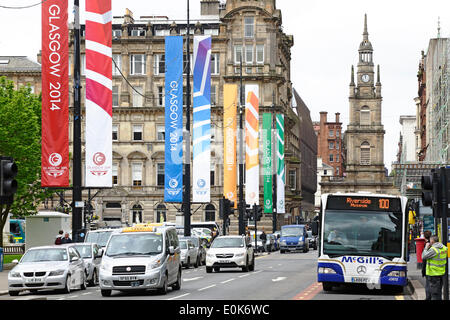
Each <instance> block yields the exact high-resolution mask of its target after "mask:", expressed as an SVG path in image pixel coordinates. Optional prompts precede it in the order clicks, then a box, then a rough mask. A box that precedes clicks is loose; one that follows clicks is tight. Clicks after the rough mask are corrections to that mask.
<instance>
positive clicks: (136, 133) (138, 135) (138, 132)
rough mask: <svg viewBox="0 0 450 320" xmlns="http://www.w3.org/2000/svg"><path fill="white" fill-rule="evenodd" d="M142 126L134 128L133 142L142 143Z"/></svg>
mask: <svg viewBox="0 0 450 320" xmlns="http://www.w3.org/2000/svg"><path fill="white" fill-rule="evenodd" d="M142 140H143V139H142V125H141V124H138V125H134V126H133V141H142Z"/></svg>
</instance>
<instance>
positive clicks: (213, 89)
mask: <svg viewBox="0 0 450 320" xmlns="http://www.w3.org/2000/svg"><path fill="white" fill-rule="evenodd" d="M216 90H217V87H216V86H215V85H211V105H216V104H217V93H216Z"/></svg>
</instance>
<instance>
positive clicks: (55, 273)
mask: <svg viewBox="0 0 450 320" xmlns="http://www.w3.org/2000/svg"><path fill="white" fill-rule="evenodd" d="M64 272H65V270H56V271H52V272H50V274H49V275H48V276H49V277H55V276H62V275H63V274H64Z"/></svg>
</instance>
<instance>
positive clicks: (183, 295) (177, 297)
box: [167, 293, 190, 300]
mask: <svg viewBox="0 0 450 320" xmlns="http://www.w3.org/2000/svg"><path fill="white" fill-rule="evenodd" d="M188 295H190V293H185V294H182V295H181V296H176V297H173V298H170V299H167V300H175V299H179V298H183V297H186V296H188Z"/></svg>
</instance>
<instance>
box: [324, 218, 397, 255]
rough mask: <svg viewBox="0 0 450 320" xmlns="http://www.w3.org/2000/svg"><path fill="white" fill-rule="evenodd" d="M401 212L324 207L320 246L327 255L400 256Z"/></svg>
mask: <svg viewBox="0 0 450 320" xmlns="http://www.w3.org/2000/svg"><path fill="white" fill-rule="evenodd" d="M401 247H402V214H401V212H380V211H346V210H327V211H326V212H325V223H324V237H323V248H324V254H328V255H330V256H341V255H367V256H380V257H384V258H387V259H392V258H394V257H401V254H402V253H401V251H402V250H401Z"/></svg>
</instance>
